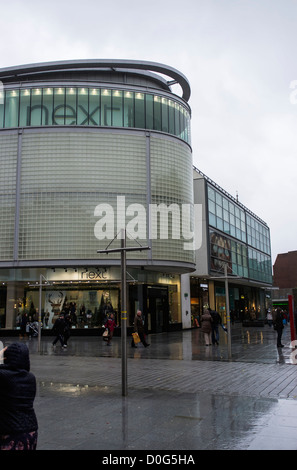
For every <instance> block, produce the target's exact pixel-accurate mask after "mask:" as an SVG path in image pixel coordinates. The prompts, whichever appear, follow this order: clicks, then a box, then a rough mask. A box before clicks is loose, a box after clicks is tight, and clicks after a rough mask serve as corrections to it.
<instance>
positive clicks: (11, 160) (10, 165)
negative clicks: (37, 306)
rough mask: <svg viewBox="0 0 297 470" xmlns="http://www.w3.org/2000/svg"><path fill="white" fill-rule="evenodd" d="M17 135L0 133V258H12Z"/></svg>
mask: <svg viewBox="0 0 297 470" xmlns="http://www.w3.org/2000/svg"><path fill="white" fill-rule="evenodd" d="M17 153H18V136H17V135H16V134H8V135H0V167H1V171H0V220H1V223H0V260H10V259H13V251H14V228H15V215H16V184H17V183H16V178H17Z"/></svg>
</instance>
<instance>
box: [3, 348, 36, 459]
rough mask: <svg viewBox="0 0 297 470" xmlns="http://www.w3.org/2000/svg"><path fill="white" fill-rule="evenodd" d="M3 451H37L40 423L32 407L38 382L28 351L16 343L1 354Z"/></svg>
mask: <svg viewBox="0 0 297 470" xmlns="http://www.w3.org/2000/svg"><path fill="white" fill-rule="evenodd" d="M3 355H4V362H3V363H2V364H0V450H36V446H37V437H38V422H37V418H36V415H35V411H34V408H33V403H34V399H35V395H36V379H35V376H34V375H33V374H32V373H31V372H30V359H29V349H28V347H27V346H26V345H25V344H22V343H13V344H11V345H10V346H8V347H7V348H4V349H3V350H2V351H0V357H3Z"/></svg>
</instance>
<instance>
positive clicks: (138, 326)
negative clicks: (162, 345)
mask: <svg viewBox="0 0 297 470" xmlns="http://www.w3.org/2000/svg"><path fill="white" fill-rule="evenodd" d="M134 332H135V333H138V336H139V338H140V341H141V342H142V344H143V346H144V347H145V348H147V347H148V346H149V344H148V343H147V342H146V339H145V330H144V324H143V320H142V314H141V310H137V313H136V315H135V317H134ZM131 346H132V348H137V346H136V344H135V343H134V339H133V336H132V342H131Z"/></svg>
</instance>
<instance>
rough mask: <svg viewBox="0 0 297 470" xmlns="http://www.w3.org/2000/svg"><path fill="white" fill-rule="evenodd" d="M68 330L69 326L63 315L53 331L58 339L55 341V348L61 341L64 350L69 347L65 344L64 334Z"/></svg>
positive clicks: (56, 322) (58, 319)
mask: <svg viewBox="0 0 297 470" xmlns="http://www.w3.org/2000/svg"><path fill="white" fill-rule="evenodd" d="M66 329H67V325H66V322H65V319H64V315H63V313H61V314H60V316H59V318H57V320H56V321H55V323H54V326H53V331H54V333H55V334H56V337H55V339H54V341H53V346H56V344H57V342H58V341H60V343H61V346H62V348H64V346H65V347H67V345H65V342H64V334H65V330H66Z"/></svg>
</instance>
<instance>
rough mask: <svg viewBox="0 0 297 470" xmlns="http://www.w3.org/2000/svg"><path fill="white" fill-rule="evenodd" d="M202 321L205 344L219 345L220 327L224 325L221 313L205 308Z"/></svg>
mask: <svg viewBox="0 0 297 470" xmlns="http://www.w3.org/2000/svg"><path fill="white" fill-rule="evenodd" d="M200 322H201V331H202V333H203V334H204V340H205V346H211V345H218V344H219V339H220V333H219V327H220V326H221V327H222V318H221V315H220V314H219V313H218V312H217V311H216V310H211V309H210V308H208V309H204V312H203V314H202V316H201V318H200Z"/></svg>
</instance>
